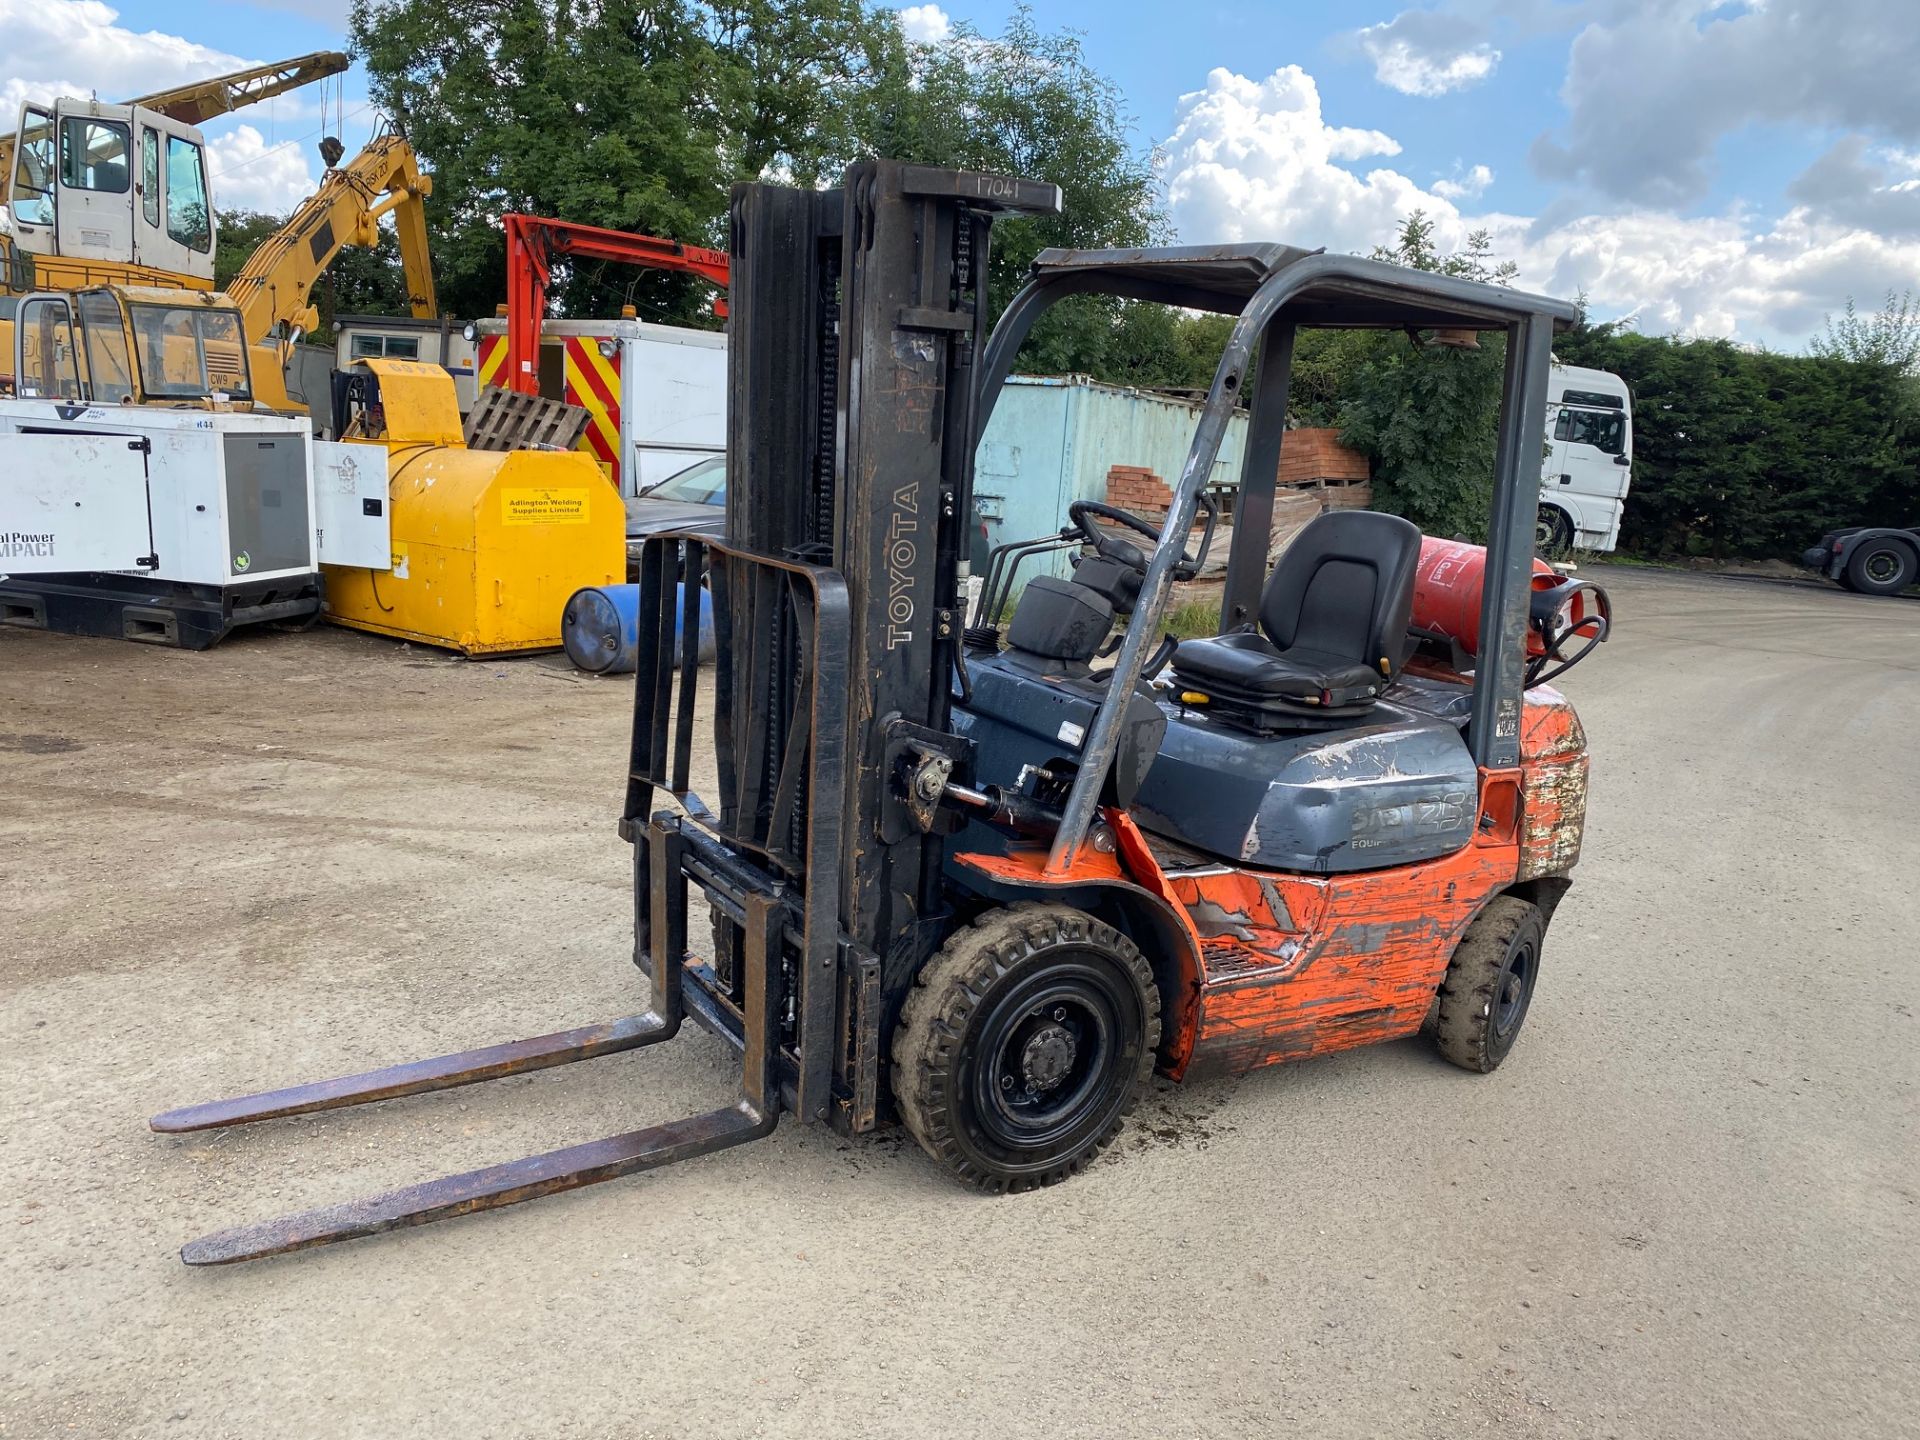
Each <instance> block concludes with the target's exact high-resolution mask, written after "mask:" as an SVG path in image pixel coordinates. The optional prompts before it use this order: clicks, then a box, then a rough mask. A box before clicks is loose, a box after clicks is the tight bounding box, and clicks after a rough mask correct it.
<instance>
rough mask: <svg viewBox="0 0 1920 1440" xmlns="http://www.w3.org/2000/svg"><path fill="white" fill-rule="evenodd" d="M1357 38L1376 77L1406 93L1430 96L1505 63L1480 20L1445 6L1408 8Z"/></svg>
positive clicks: (1477, 78) (1476, 80) (1473, 81)
mask: <svg viewBox="0 0 1920 1440" xmlns="http://www.w3.org/2000/svg"><path fill="white" fill-rule="evenodd" d="M1353 40H1354V43H1355V44H1357V45H1358V46H1359V48H1360V52H1361V53H1362V54H1363V55H1365V56H1366V57H1367V58H1368V59H1369V60H1371V61H1372V62H1373V77H1374V79H1376V80H1378V81H1379V82H1380V83H1381V84H1382V85H1385V86H1388V87H1390V88H1391V89H1394V90H1398V91H1399V92H1400V93H1401V94H1403V95H1419V96H1422V97H1425V98H1429V99H1431V98H1432V97H1434V96H1436V95H1445V94H1446V93H1447V92H1448V91H1450V90H1463V89H1465V88H1466V87H1467V86H1469V85H1477V84H1479V83H1480V82H1481V81H1482V80H1484V79H1486V78H1487V77H1488V76H1489V75H1491V74H1493V70H1494V67H1495V66H1496V65H1498V64H1499V63H1500V52H1499V51H1498V50H1496V49H1494V48H1493V46H1491V45H1489V44H1488V43H1487V42H1486V39H1485V38H1484V35H1483V33H1482V31H1481V29H1480V27H1479V25H1478V24H1477V23H1476V22H1474V21H1472V20H1470V19H1468V18H1466V17H1465V16H1462V15H1458V14H1453V13H1450V12H1447V11H1441V10H1406V11H1402V12H1401V13H1400V14H1398V15H1396V16H1394V17H1393V19H1391V20H1387V21H1383V22H1382V23H1380V24H1378V25H1369V26H1367V27H1366V28H1365V29H1363V30H1359V31H1356V32H1355V33H1354V36H1353Z"/></svg>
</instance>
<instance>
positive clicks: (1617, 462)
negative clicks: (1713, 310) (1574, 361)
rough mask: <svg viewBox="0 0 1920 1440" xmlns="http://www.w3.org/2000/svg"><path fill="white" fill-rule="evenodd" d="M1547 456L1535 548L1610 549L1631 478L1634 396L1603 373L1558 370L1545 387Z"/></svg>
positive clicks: (1615, 377)
mask: <svg viewBox="0 0 1920 1440" xmlns="http://www.w3.org/2000/svg"><path fill="white" fill-rule="evenodd" d="M1547 399H1548V404H1547V455H1546V460H1545V463H1544V465H1543V466H1542V469H1541V475H1540V516H1539V524H1538V527H1537V529H1536V531H1535V544H1536V547H1537V548H1538V549H1539V550H1540V551H1541V552H1542V553H1543V554H1559V553H1564V552H1565V551H1567V550H1569V549H1573V548H1575V547H1578V548H1579V549H1582V550H1601V551H1605V550H1611V549H1613V547H1614V544H1615V543H1616V542H1617V541H1618V540H1619V538H1620V512H1621V510H1622V509H1623V508H1624V506H1625V503H1626V498H1627V490H1628V488H1629V485H1630V483H1631V481H1632V478H1633V397H1632V396H1631V395H1630V394H1629V393H1628V392H1627V382H1626V381H1624V380H1622V379H1621V378H1620V377H1619V376H1618V375H1615V374H1612V373H1610V372H1608V371H1606V370H1588V369H1585V368H1583V367H1581V366H1578V365H1561V364H1559V363H1557V362H1556V363H1555V365H1554V367H1553V373H1552V376H1551V379H1550V381H1549V384H1548V387H1547Z"/></svg>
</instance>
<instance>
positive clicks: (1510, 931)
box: [1434, 895, 1547, 1075]
mask: <svg viewBox="0 0 1920 1440" xmlns="http://www.w3.org/2000/svg"><path fill="white" fill-rule="evenodd" d="M1546 929H1547V922H1546V917H1545V916H1543V915H1542V914H1541V913H1540V911H1539V908H1538V907H1537V906H1534V905H1531V904H1529V903H1528V902H1527V901H1525V900H1522V899H1520V898H1519V897H1518V896H1517V895H1500V896H1496V897H1495V898H1494V899H1492V900H1490V901H1488V902H1487V908H1486V909H1484V910H1482V911H1481V912H1480V914H1479V915H1478V916H1477V917H1476V918H1475V919H1474V922H1473V924H1471V925H1469V926H1468V927H1467V933H1466V934H1465V935H1464V936H1462V937H1461V940H1460V944H1459V945H1458V946H1457V947H1455V949H1454V952H1453V961H1452V963H1451V964H1449V965H1448V966H1447V978H1446V979H1445V980H1444V981H1442V982H1441V985H1440V1015H1439V1021H1438V1023H1437V1024H1436V1025H1435V1027H1434V1038H1435V1040H1436V1041H1438V1043H1439V1046H1440V1053H1441V1054H1442V1055H1444V1056H1446V1057H1447V1059H1449V1060H1451V1061H1452V1062H1453V1063H1454V1064H1456V1065H1458V1066H1459V1067H1460V1068H1461V1069H1463V1070H1475V1071H1478V1072H1479V1073H1481V1074H1482V1075H1484V1074H1486V1073H1487V1072H1488V1071H1490V1070H1493V1069H1494V1068H1496V1067H1497V1066H1498V1065H1499V1064H1500V1062H1501V1061H1502V1060H1504V1059H1506V1058H1507V1052H1508V1051H1509V1050H1511V1049H1513V1042H1514V1040H1515V1039H1516V1038H1518V1036H1519V1034H1520V1025H1521V1022H1523V1021H1524V1020H1525V1019H1526V1018H1527V1006H1528V1005H1529V1004H1530V1003H1531V1002H1532V1000H1533V987H1534V982H1535V981H1536V980H1538V979H1539V977H1540V947H1541V942H1542V941H1543V940H1544V939H1545V938H1546Z"/></svg>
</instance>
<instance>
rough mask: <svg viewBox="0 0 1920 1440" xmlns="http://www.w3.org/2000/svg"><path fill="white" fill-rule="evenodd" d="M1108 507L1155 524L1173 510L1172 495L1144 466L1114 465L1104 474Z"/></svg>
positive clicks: (1161, 481)
mask: <svg viewBox="0 0 1920 1440" xmlns="http://www.w3.org/2000/svg"><path fill="white" fill-rule="evenodd" d="M1107 504H1109V505H1117V506H1119V507H1120V508H1121V509H1122V510H1131V511H1132V512H1133V513H1134V514H1136V515H1139V516H1143V517H1145V518H1149V519H1156V520H1157V519H1162V518H1164V517H1165V515H1166V513H1167V511H1168V510H1170V509H1172V508H1173V491H1171V490H1169V489H1168V488H1167V482H1166V481H1164V480H1162V479H1161V478H1160V477H1159V476H1158V475H1156V474H1154V473H1153V471H1151V470H1149V469H1147V467H1146V466H1144V465H1115V466H1114V467H1113V468H1112V469H1111V470H1109V471H1107Z"/></svg>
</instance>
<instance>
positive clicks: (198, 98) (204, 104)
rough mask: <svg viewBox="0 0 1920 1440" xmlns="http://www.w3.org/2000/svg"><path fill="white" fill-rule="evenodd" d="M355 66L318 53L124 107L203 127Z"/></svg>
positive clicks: (337, 56) (145, 97) (339, 57)
mask: <svg viewBox="0 0 1920 1440" xmlns="http://www.w3.org/2000/svg"><path fill="white" fill-rule="evenodd" d="M352 63H353V62H352V61H351V60H349V59H348V58H347V57H346V56H345V55H342V54H341V53H340V52H339V51H338V50H316V51H314V52H313V53H312V54H311V55H297V56H295V57H294V58H293V59H291V60H282V61H279V62H278V63H276V64H272V65H256V66H254V67H253V68H252V69H251V70H236V71H234V72H233V73H232V74H231V75H219V76H216V77H214V78H213V79H211V80H197V81H195V82H194V83H192V84H190V85H179V86H176V87H174V88H173V89H171V90H158V91H155V92H154V93H153V94H151V95H142V96H141V97H140V98H139V99H137V100H125V101H122V102H121V103H122V104H125V105H138V106H140V107H141V108H142V109H146V110H158V111H159V112H160V113H161V114H162V115H166V116H169V117H171V118H172V119H175V120H180V121H183V122H185V123H186V124H188V125H204V124H206V122H207V121H209V120H211V119H213V117H214V116H216V115H225V114H227V113H228V112H229V111H232V110H244V109H245V108H246V107H247V106H249V105H258V104H259V103H260V102H261V101H262V100H271V99H272V98H273V97H274V96H276V95H284V94H286V93H287V91H289V90H298V89H299V88H300V87H301V86H303V85H311V84H313V83H314V82H315V81H316V80H325V79H327V78H328V77H329V76H333V75H338V74H340V73H341V72H342V71H343V70H345V69H346V68H347V67H348V66H349V65H351V64H352Z"/></svg>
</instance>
